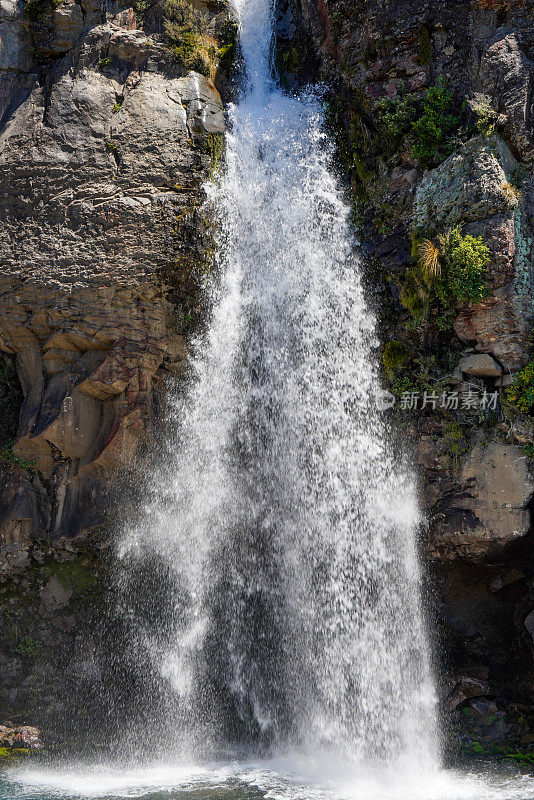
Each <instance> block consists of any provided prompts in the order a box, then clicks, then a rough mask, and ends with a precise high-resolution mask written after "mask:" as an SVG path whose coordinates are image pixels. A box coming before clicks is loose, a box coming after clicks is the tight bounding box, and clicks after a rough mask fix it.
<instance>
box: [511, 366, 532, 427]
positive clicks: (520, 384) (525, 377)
mask: <svg viewBox="0 0 534 800" xmlns="http://www.w3.org/2000/svg"><path fill="white" fill-rule="evenodd" d="M506 400H507V401H508V403H509V404H510V405H511V406H513V408H515V409H516V410H517V411H519V412H520V413H521V414H525V415H530V416H532V415H534V361H531V362H530V363H529V364H527V366H526V367H525V368H524V369H522V370H521V372H518V373H517V375H516V376H515V378H514V382H513V384H512V386H510V387H509V389H507V390H506Z"/></svg>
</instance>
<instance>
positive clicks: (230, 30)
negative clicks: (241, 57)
mask: <svg viewBox="0 0 534 800" xmlns="http://www.w3.org/2000/svg"><path fill="white" fill-rule="evenodd" d="M219 40H220V47H219V52H218V57H219V66H218V71H219V72H222V73H223V74H225V75H229V74H230V73H231V72H232V70H233V69H234V66H235V60H236V56H237V45H238V41H239V29H238V26H237V23H236V22H234V21H233V20H227V21H226V22H225V23H224V25H223V27H222V30H221V33H220V36H219Z"/></svg>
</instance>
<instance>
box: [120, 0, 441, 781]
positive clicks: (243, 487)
mask: <svg viewBox="0 0 534 800" xmlns="http://www.w3.org/2000/svg"><path fill="white" fill-rule="evenodd" d="M236 5H237V10H238V13H239V15H240V20H241V26H242V31H241V45H242V51H243V56H244V61H245V66H246V74H247V84H246V89H245V90H244V91H243V96H242V97H241V99H240V102H239V103H238V104H237V105H236V106H235V107H233V108H232V109H231V110H230V122H231V124H230V133H229V135H228V147H227V164H226V167H225V170H224V174H222V175H221V176H220V178H219V180H218V182H216V184H213V185H212V186H210V187H208V191H209V193H210V195H211V202H212V204H213V205H214V206H215V208H216V211H217V215H218V217H219V219H220V220H221V233H220V244H221V247H220V260H221V271H222V279H221V285H220V286H219V288H218V289H217V290H216V291H215V290H213V291H214V297H213V313H212V319H211V321H210V325H209V330H208V332H207V334H206V335H205V338H204V340H203V341H202V342H201V343H200V344H201V346H200V347H199V348H198V350H199V352H200V356H199V357H198V358H196V359H195V360H194V363H193V366H192V369H193V372H194V374H193V376H192V378H191V381H190V389H189V391H188V392H187V393H186V396H185V397H184V396H183V393H182V394H180V395H179V396H177V397H176V400H175V401H174V407H173V414H172V426H171V427H172V428H173V430H174V433H173V435H172V436H170V437H169V440H168V441H167V444H166V449H165V451H164V453H163V454H162V459H161V461H162V462H163V463H162V465H161V466H160V468H159V469H158V470H157V472H156V474H155V475H154V476H153V477H151V484H152V490H151V491H150V493H149V494H148V495H147V498H146V502H145V506H144V508H142V509H140V510H139V521H138V522H137V523H136V524H135V526H132V528H131V529H130V531H129V532H128V533H127V534H126V535H125V536H124V539H123V542H122V546H121V554H120V555H121V560H122V567H121V569H122V573H123V575H124V587H123V588H124V593H125V611H126V612H127V614H129V617H130V619H131V620H132V621H133V623H134V627H135V631H136V633H135V642H134V649H135V651H136V653H137V654H138V657H141V656H140V655H139V654H141V653H142V658H143V664H144V665H145V666H144V668H146V670H147V682H148V683H150V685H153V686H156V688H157V698H158V700H157V704H156V705H157V709H156V715H157V718H158V729H159V737H160V741H164V740H165V741H171V742H172V747H174V748H181V749H184V748H187V749H189V751H192V752H195V751H196V752H197V753H198V751H199V750H200V751H201V752H206V751H207V749H208V743H212V745H213V746H221V744H222V743H223V742H233V743H238V744H240V745H241V746H243V745H247V746H249V747H255V748H266V747H267V748H269V749H270V751H271V752H273V751H274V752H280V751H287V750H288V749H296V750H299V751H301V752H308V753H310V752H311V753H313V752H319V751H320V752H325V751H330V752H332V753H334V752H335V753H336V754H337V755H342V756H343V758H346V759H348V760H351V761H353V762H356V763H361V762H363V761H365V763H375V762H377V763H380V762H383V761H385V760H386V759H387V760H388V762H389V763H391V762H393V761H396V760H397V761H398V762H399V763H401V764H404V765H405V766H406V767H407V768H408V769H420V768H421V766H422V765H423V766H424V765H426V766H427V767H428V768H429V769H436V768H437V760H438V744H437V735H436V722H435V698H434V691H433V687H432V681H431V676H430V669H429V653H428V645H427V642H426V639H425V632H424V626H423V617H422V609H421V600H420V573H419V567H418V561H417V555H416V548H415V535H416V530H417V527H418V525H419V515H418V507H417V500H416V492H415V488H414V479H413V476H412V475H411V474H410V472H409V470H406V469H405V467H404V465H402V464H401V461H400V460H399V458H398V454H395V455H393V454H392V452H391V450H390V447H389V445H388V442H387V436H386V430H385V427H384V422H383V419H382V418H381V414H380V412H379V411H377V410H376V404H375V393H376V392H377V390H378V389H379V380H378V377H377V373H376V369H375V366H374V362H373V356H372V353H373V349H374V348H375V346H376V344H377V343H376V341H375V335H374V319H373V316H372V314H371V313H370V311H369V309H368V308H367V307H366V304H365V301H364V298H363V293H362V288H361V283H360V277H359V263H358V257H357V248H356V246H355V242H354V240H353V238H352V235H351V230H350V226H349V221H348V211H347V207H346V206H345V204H344V202H343V200H342V197H341V195H340V191H339V188H338V186H337V184H336V180H335V177H334V176H333V175H332V173H331V172H330V171H329V163H330V161H331V151H330V149H329V146H328V141H327V139H326V138H325V134H324V132H323V129H324V126H323V120H322V112H321V105H320V103H319V101H318V100H317V98H316V97H314V96H313V95H311V94H303V95H302V96H300V97H296V96H290V95H288V94H287V93H284V92H282V91H281V90H280V88H279V86H277V85H276V83H275V82H274V81H273V78H272V76H271V73H270V68H269V48H270V41H271V19H270V15H271V3H270V0H237V2H236ZM147 573H149V574H150V575H151V576H152V579H151V583H150V587H149V588H150V591H149V590H147V588H146V586H145V583H144V578H143V577H142V576H146V574H147ZM147 591H148V593H149V594H151V600H150V601H146V602H145V604H144V605H143V602H144V601H143V599H142V598H143V593H145V595H146V593H147ZM145 599H146V598H145ZM147 602H148V605H147ZM147 608H148V612H147ZM148 674H149V676H148ZM153 702H154V703H155V702H156V701H155V700H154V698H153ZM164 729H165V736H164V735H163V731H164ZM171 733H172V735H171V736H170V739H169V738H168V736H169V735H170V734H171ZM173 736H174V739H173ZM166 737H167V738H166ZM167 746H171V745H167Z"/></svg>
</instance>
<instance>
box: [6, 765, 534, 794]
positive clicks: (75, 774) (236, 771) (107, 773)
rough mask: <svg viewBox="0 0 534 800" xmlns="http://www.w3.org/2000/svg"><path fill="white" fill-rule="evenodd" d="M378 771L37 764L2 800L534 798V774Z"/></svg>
mask: <svg viewBox="0 0 534 800" xmlns="http://www.w3.org/2000/svg"><path fill="white" fill-rule="evenodd" d="M423 775H424V773H423V774H422V773H421V772H418V773H417V774H414V773H413V771H412V772H411V774H410V771H409V770H407V771H406V773H405V774H403V773H402V770H399V769H395V770H390V771H387V770H385V771H383V772H380V773H378V772H376V771H374V772H373V771H370V770H366V769H365V768H361V767H356V766H355V765H351V766H349V767H347V765H346V764H342V763H338V764H336V762H335V758H333V757H332V754H328V755H325V756H324V757H322V758H317V757H316V758H313V759H311V758H305V757H299V756H296V757H294V756H293V757H291V758H289V757H287V758H281V759H275V760H270V761H255V762H253V761H250V762H240V761H235V762H232V761H229V762H227V763H218V764H206V765H164V764H152V765H146V766H139V765H129V766H125V765H123V766H109V765H105V764H96V765H91V766H87V765H82V764H78V765H73V764H67V763H64V764H56V765H55V766H49V765H45V764H39V763H35V762H32V763H30V764H28V763H26V764H24V765H22V764H21V765H18V766H8V767H6V768H4V770H2V773H1V774H0V800H93V798H99V800H119V799H120V800H122V799H123V798H146V799H147V800H177V798H184V800H262V798H267V799H268V800H531V798H532V799H533V800H534V777H532V776H530V775H524V774H521V773H520V772H519V771H518V770H517V768H516V767H515V766H513V765H510V767H507V766H499V767H492V766H491V765H488V766H485V767H484V769H483V771H480V772H478V773H476V772H467V771H465V772H462V771H454V770H440V771H438V772H433V773H428V774H427V775H425V776H423Z"/></svg>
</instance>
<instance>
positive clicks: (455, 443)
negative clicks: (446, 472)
mask: <svg viewBox="0 0 534 800" xmlns="http://www.w3.org/2000/svg"><path fill="white" fill-rule="evenodd" d="M443 448H444V451H445V453H446V454H447V455H448V457H449V461H450V463H451V465H452V466H453V467H454V468H455V469H458V467H459V466H460V461H461V458H462V456H464V455H465V454H466V453H467V452H468V450H469V442H468V441H467V439H466V436H465V433H464V431H463V429H462V426H461V425H459V424H458V423H457V422H445V424H444V426H443Z"/></svg>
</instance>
